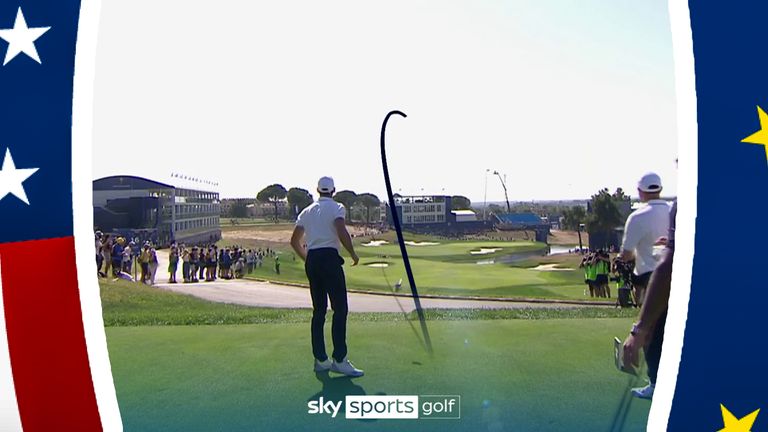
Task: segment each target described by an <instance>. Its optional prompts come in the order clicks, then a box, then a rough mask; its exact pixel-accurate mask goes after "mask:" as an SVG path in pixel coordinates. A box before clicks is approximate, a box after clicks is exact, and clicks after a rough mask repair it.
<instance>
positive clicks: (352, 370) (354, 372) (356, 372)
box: [331, 357, 363, 377]
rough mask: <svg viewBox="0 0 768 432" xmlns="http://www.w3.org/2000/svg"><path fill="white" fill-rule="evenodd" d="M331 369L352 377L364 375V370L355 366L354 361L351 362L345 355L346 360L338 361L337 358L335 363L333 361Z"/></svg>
mask: <svg viewBox="0 0 768 432" xmlns="http://www.w3.org/2000/svg"><path fill="white" fill-rule="evenodd" d="M331 370H332V371H333V372H338V373H340V374H344V375H346V376H350V377H361V376H363V371H361V370H360V369H357V368H356V367H354V366H353V365H352V363H350V362H349V360H347V358H346V357H344V360H342V361H340V362H337V361H336V360H334V361H333V363H331Z"/></svg>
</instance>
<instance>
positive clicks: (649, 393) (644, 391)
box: [632, 384, 656, 399]
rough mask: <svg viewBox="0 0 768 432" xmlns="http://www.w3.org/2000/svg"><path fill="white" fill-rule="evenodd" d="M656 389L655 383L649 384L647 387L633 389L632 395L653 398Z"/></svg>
mask: <svg viewBox="0 0 768 432" xmlns="http://www.w3.org/2000/svg"><path fill="white" fill-rule="evenodd" d="M654 389H656V386H655V385H654V384H648V385H647V386H645V387H637V388H633V389H632V396H634V397H637V398H640V399H653V390H654Z"/></svg>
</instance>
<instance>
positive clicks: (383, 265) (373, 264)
mask: <svg viewBox="0 0 768 432" xmlns="http://www.w3.org/2000/svg"><path fill="white" fill-rule="evenodd" d="M366 266H367V267H374V268H386V267H389V263H385V262H374V263H370V264H366Z"/></svg>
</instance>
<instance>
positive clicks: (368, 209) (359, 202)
mask: <svg viewBox="0 0 768 432" xmlns="http://www.w3.org/2000/svg"><path fill="white" fill-rule="evenodd" d="M451 198H452V200H451V201H452V209H453V210H469V209H471V204H472V203H471V202H470V200H469V198H467V197H465V196H461V195H455V196H453V197H451ZM333 199H334V200H335V201H337V202H339V203H341V204H343V205H344V207H346V208H347V221H350V220H351V218H352V212H353V210H357V209H362V211H363V212H364V215H362V217H361V219H364V220H365V221H366V222H368V223H370V222H375V221H378V218H377V216H379V217H380V215H379V213H378V210H379V208H380V206H381V202H382V201H381V199H379V197H378V196H376V195H375V194H372V193H369V192H365V193H360V194H358V193H356V192H354V191H352V190H342V191H339V192H336V194H334V196H333ZM256 201H257V202H259V203H262V204H272V205H273V206H274V219H275V221H277V220H278V216H279V210H278V208H279V205H280V203H281V202H287V204H288V208H289V214H290V216H291V217H293V218H295V217H296V216H298V214H299V213H301V211H302V210H304V208H306V207H307V206H308V205H310V204H312V202H314V198H313V196H312V194H311V193H310V192H309V191H308V190H306V189H302V188H299V187H292V188H290V189H286V188H285V187H284V186H283V185H281V184H279V183H275V184H271V185H269V186H267V187H265V188H264V189H262V190H261V191H259V193H258V194H256ZM247 214H248V209H247V203H246V202H244V201H238V202H236V203H233V205H232V207H231V208H230V210H229V212H228V214H227V215H225V216H226V217H235V218H237V217H246V216H247Z"/></svg>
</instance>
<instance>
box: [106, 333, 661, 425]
mask: <svg viewBox="0 0 768 432" xmlns="http://www.w3.org/2000/svg"><path fill="white" fill-rule="evenodd" d="M630 323H631V320H629V319H570V320H559V319H552V320H537V321H526V320H494V321H438V322H429V329H430V331H431V335H432V340H433V344H434V347H435V354H434V355H433V356H431V357H430V356H428V355H427V354H426V353H425V351H424V350H423V349H422V347H421V346H420V344H419V342H418V341H417V338H416V336H415V334H414V331H413V329H412V328H411V327H410V326H409V325H408V323H407V322H402V321H401V322H351V323H350V326H349V346H350V358H351V359H352V360H353V361H355V362H356V364H357V365H358V366H360V367H361V368H363V369H365V371H366V376H365V377H362V378H357V379H353V380H350V379H346V378H337V377H335V376H333V375H332V376H331V379H327V378H325V377H321V378H322V379H318V378H317V377H316V376H315V374H314V373H313V372H312V370H311V364H312V359H311V352H310V350H309V325H308V323H301V324H259V325H239V326H186V327H116V328H107V329H106V331H107V339H108V344H109V352H110V359H111V362H112V372H113V375H114V380H115V387H116V389H117V395H118V401H119V404H120V409H121V414H122V418H123V422H124V424H125V430H126V431H134V430H135V431H147V430H163V431H212V430H227V431H241V430H242V431H253V430H264V431H268V430H312V431H325V430H333V431H340V430H341V431H352V430H355V431H357V430H362V431H379V430H430V431H444V430H447V431H451V430H473V431H501V430H545V431H550V430H551V431H560V430H568V431H572V430H584V431H594V430H610V429H611V426H612V424H613V422H614V420H616V419H617V416H616V413H617V409H618V408H619V405H620V402H621V400H622V397H623V396H624V395H625V394H626V392H625V391H626V387H627V384H628V377H627V376H626V375H623V374H621V373H619V372H617V371H616V370H615V369H614V367H613V360H612V343H611V339H612V337H613V336H614V335H623V334H625V333H626V330H627V328H628V327H629V326H630ZM328 339H330V337H328ZM328 342H329V343H330V341H328ZM350 394H351V395H355V394H358V395H359V394H367V395H376V394H387V395H440V394H457V395H461V397H462V398H461V403H462V407H461V416H462V418H461V420H378V421H357V420H346V419H344V418H343V415H341V416H339V417H337V418H335V419H333V418H330V417H328V416H320V415H315V416H312V415H309V414H307V401H308V400H314V399H317V398H318V397H320V396H324V397H325V398H326V399H329V398H330V399H332V400H343V399H344V396H345V395H350ZM649 406H650V404H649V403H648V402H647V401H640V400H634V401H633V402H632V403H631V405H630V409H629V411H628V414H627V417H626V426H625V428H624V429H623V430H624V431H641V430H645V422H646V418H647V415H648V409H649Z"/></svg>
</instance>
